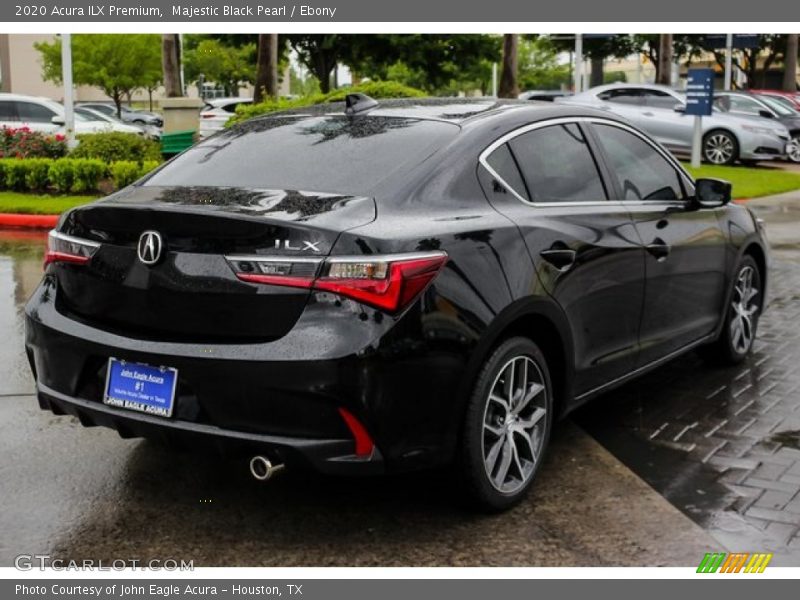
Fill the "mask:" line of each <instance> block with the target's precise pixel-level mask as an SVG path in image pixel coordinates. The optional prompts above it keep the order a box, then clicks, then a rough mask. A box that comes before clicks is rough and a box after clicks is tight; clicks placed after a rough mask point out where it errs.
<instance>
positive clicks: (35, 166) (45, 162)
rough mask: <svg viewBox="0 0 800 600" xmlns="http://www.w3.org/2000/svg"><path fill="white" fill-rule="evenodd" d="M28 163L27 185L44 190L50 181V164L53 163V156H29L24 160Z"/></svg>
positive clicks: (29, 187)
mask: <svg viewBox="0 0 800 600" xmlns="http://www.w3.org/2000/svg"><path fill="white" fill-rule="evenodd" d="M19 162H22V163H26V167H27V172H26V173H25V187H27V188H28V189H29V190H32V191H35V190H43V189H45V188H46V187H47V185H48V184H49V183H50V176H49V174H50V165H52V164H53V159H52V158H28V159H25V160H22V161H19Z"/></svg>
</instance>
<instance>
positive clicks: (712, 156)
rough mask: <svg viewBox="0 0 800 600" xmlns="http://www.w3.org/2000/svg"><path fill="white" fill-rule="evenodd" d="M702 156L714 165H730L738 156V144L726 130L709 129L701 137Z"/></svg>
mask: <svg viewBox="0 0 800 600" xmlns="http://www.w3.org/2000/svg"><path fill="white" fill-rule="evenodd" d="M703 157H704V158H705V159H706V160H707V161H708V162H710V163H711V164H714V165H731V164H733V163H734V162H736V159H737V158H738V157H739V144H738V143H737V141H736V138H735V137H733V135H732V134H730V133H728V132H727V131H722V130H720V129H717V130H714V131H710V132H709V133H707V134H706V136H705V137H704V138H703Z"/></svg>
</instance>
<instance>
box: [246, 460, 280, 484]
mask: <svg viewBox="0 0 800 600" xmlns="http://www.w3.org/2000/svg"><path fill="white" fill-rule="evenodd" d="M284 468H285V466H284V465H282V464H277V465H273V464H272V462H271V461H270V460H269V459H268V458H267V457H266V456H254V457H253V458H251V459H250V474H251V475H252V476H253V477H254V478H255V479H257V480H259V481H269V480H270V479H271V478H273V477H275V475H277V474H278V473H280V472H281V471H283V469H284Z"/></svg>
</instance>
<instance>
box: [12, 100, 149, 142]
mask: <svg viewBox="0 0 800 600" xmlns="http://www.w3.org/2000/svg"><path fill="white" fill-rule="evenodd" d="M64 122H65V117H64V107H63V106H62V105H61V104H59V103H58V102H56V101H55V100H51V99H50V98H39V97H36V96H23V95H21V94H0V127H9V128H12V129H13V128H18V127H27V128H29V129H31V130H32V131H41V132H43V133H61V132H63V131H64ZM111 129H112V126H111V125H110V124H109V123H108V122H107V121H103V120H100V119H97V118H89V117H87V116H86V115H85V114H82V113H79V112H77V111H76V112H75V133H78V134H81V133H100V132H104V131H110V130H111ZM134 129H135V128H133V127H131V128H130V130H131V131H133V130H134ZM137 132H139V131H138V130H137Z"/></svg>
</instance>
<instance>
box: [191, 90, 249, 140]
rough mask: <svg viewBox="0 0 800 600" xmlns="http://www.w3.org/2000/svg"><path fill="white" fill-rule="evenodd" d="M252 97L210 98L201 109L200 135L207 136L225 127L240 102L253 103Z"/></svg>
mask: <svg viewBox="0 0 800 600" xmlns="http://www.w3.org/2000/svg"><path fill="white" fill-rule="evenodd" d="M252 102H253V99H252V98H242V97H239V98H214V99H213V100H208V101H207V102H206V104H205V106H204V107H203V109H202V110H201V111H200V137H201V138H206V137H208V136H210V135H212V134H214V133H216V132H217V131H219V130H220V129H222V128H223V127H225V123H227V122H228V120H229V119H230V118H231V117H232V116H233V114H234V113H235V112H236V107H237V106H239V105H240V104H251V103H252Z"/></svg>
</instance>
